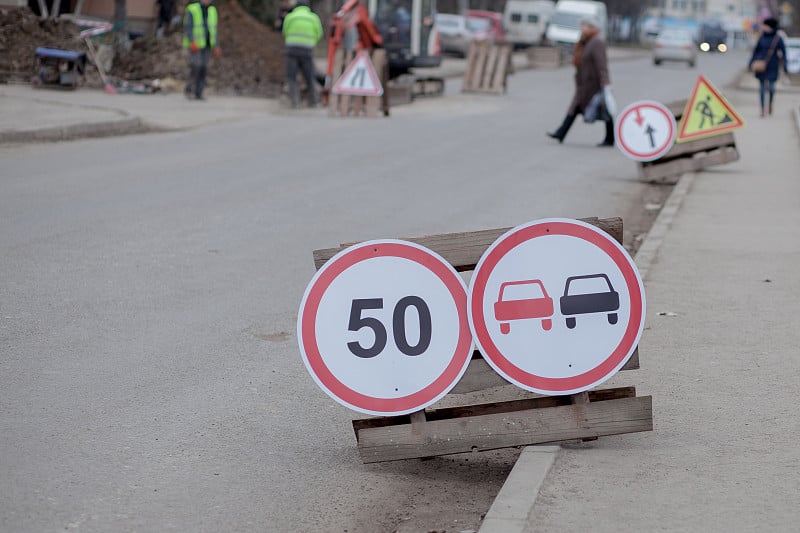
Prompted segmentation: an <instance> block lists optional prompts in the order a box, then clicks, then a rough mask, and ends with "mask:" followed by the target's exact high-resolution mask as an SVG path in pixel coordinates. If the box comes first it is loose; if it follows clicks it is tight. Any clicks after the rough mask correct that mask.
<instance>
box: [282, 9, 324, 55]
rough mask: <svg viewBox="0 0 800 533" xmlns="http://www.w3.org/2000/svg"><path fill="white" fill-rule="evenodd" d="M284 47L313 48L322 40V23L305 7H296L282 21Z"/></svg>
mask: <svg viewBox="0 0 800 533" xmlns="http://www.w3.org/2000/svg"><path fill="white" fill-rule="evenodd" d="M283 37H284V43H285V44H286V46H303V47H306V48H314V46H315V45H316V44H317V41H319V40H320V39H321V38H322V23H321V22H320V20H319V17H318V16H317V15H316V14H315V13H314V12H313V11H311V10H310V9H309V8H308V7H307V6H297V7H296V8H294V9H293V10H292V11H291V12H289V14H288V15H286V18H285V19H283Z"/></svg>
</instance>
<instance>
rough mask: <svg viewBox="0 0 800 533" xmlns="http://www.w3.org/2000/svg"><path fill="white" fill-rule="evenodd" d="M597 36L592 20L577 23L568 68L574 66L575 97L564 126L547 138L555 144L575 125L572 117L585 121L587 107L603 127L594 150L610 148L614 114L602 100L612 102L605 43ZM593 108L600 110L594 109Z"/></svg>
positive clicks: (612, 139)
mask: <svg viewBox="0 0 800 533" xmlns="http://www.w3.org/2000/svg"><path fill="white" fill-rule="evenodd" d="M599 33H600V29H599V28H598V27H597V24H596V23H595V22H594V21H593V20H591V19H583V20H581V36H580V40H579V41H578V43H577V44H576V45H575V51H574V53H573V56H572V64H573V65H575V95H574V96H573V97H572V102H571V103H570V105H569V108H568V109H567V116H566V117H564V122H562V124H561V126H560V127H559V128H558V129H557V130H556V131H554V132H552V133H548V134H547V135H548V136H550V137H552V138H553V139H556V140H557V141H558V142H559V143H562V142H564V137H566V136H567V132H568V131H569V129H570V127H572V123H573V122H575V117H577V116H578V115H579V114H583V115H584V117H585V118H587V119H588V116H587V115H588V114H589V113H587V109H588V108H589V106H590V104H593V105H592V109H591V111H592V114H593V115H595V114H596V116H597V118H600V119H602V120H603V121H604V122H605V124H606V136H605V139H603V142H601V143H600V144H598V146H614V118H613V116H612V113H613V112H614V110H613V109H612V110H608V109H606V104H605V101H606V100H609V101H611V100H612V96H611V92H610V91H611V86H610V81H609V77H608V60H607V57H606V43H605V42H604V41H603V39H602V38H601V37H600V35H599ZM598 95H599V96H598ZM593 98H594V102H593V101H592V99H593ZM597 106H600V108H599V109H598V108H597ZM608 107H611V106H608ZM593 120H594V118H592V119H590V121H593Z"/></svg>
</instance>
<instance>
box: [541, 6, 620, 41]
mask: <svg viewBox="0 0 800 533" xmlns="http://www.w3.org/2000/svg"><path fill="white" fill-rule="evenodd" d="M585 18H588V19H591V20H593V21H594V23H595V24H596V25H597V27H598V28H599V29H600V35H601V36H602V37H603V38H605V36H606V32H607V31H608V14H607V12H606V5H605V4H604V3H603V2H589V1H584V0H559V1H558V3H557V4H556V11H555V13H554V14H553V18H552V19H551V20H550V25H549V26H548V27H547V40H548V41H550V42H551V43H553V44H556V45H560V46H565V47H568V48H571V47H573V46H575V43H577V42H578V39H580V36H581V20H582V19H585Z"/></svg>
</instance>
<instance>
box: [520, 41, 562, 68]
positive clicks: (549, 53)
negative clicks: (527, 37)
mask: <svg viewBox="0 0 800 533" xmlns="http://www.w3.org/2000/svg"><path fill="white" fill-rule="evenodd" d="M527 56H528V66H529V67H531V68H534V69H537V68H558V67H560V66H561V49H560V48H558V47H556V46H531V47H530V48H528V50H527Z"/></svg>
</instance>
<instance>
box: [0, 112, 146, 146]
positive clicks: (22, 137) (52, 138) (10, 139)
mask: <svg viewBox="0 0 800 533" xmlns="http://www.w3.org/2000/svg"><path fill="white" fill-rule="evenodd" d="M149 131H153V128H150V127H148V126H147V125H146V124H145V123H144V122H142V120H141V119H140V118H139V117H128V118H123V119H119V120H106V121H102V122H90V123H87V124H73V125H70V126H56V127H52V128H41V129H38V130H11V131H2V132H0V144H10V143H31V142H56V141H67V140H72V139H84V138H89V137H107V136H117V135H131V134H134V133H146V132H149Z"/></svg>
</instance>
